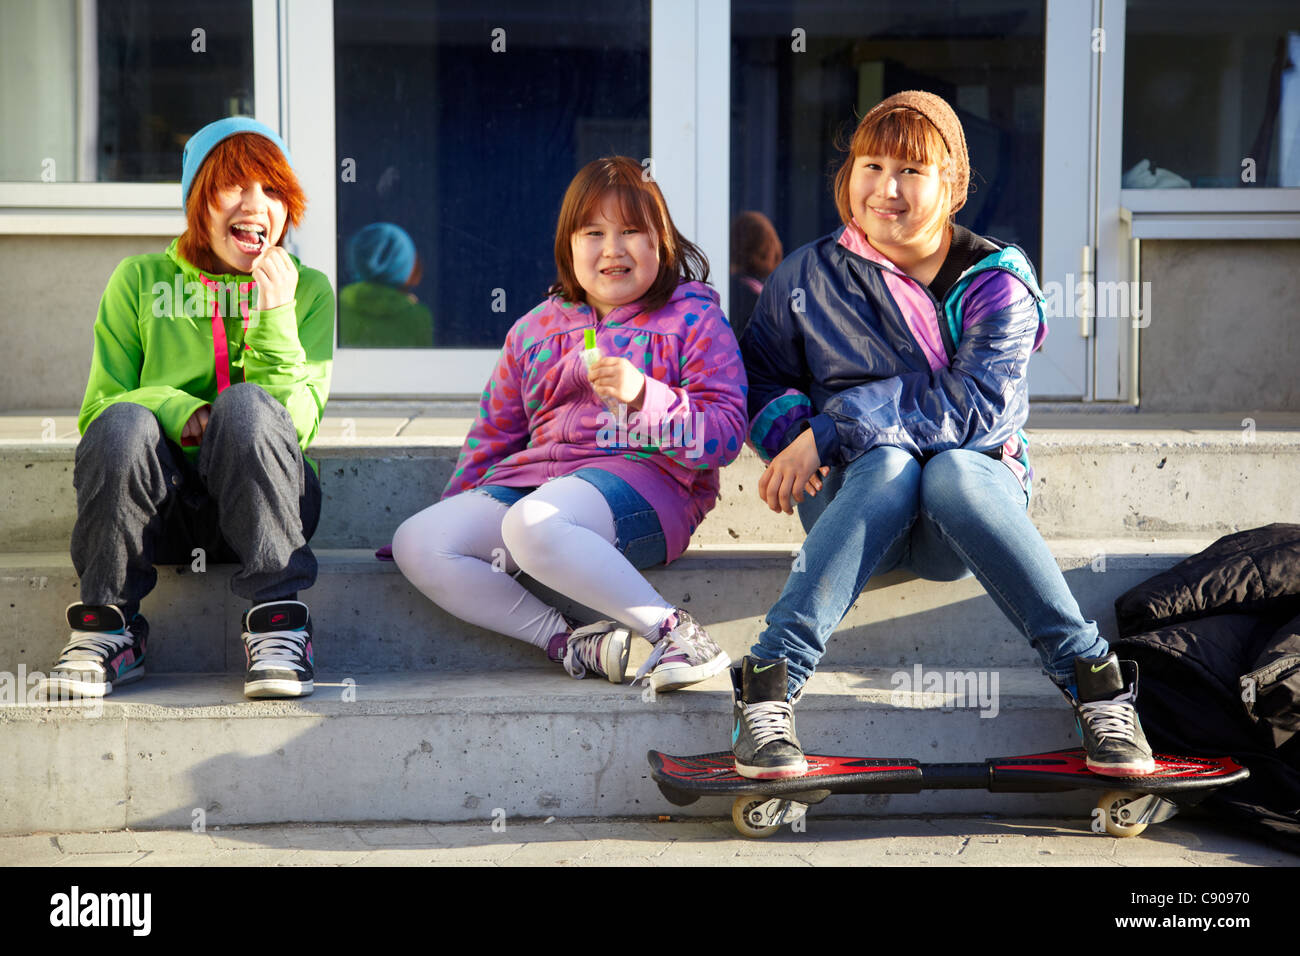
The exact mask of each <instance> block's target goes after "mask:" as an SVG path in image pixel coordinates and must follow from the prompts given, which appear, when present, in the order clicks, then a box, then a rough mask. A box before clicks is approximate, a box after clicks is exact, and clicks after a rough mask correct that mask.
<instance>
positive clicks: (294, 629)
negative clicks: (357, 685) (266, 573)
mask: <svg viewBox="0 0 1300 956" xmlns="http://www.w3.org/2000/svg"><path fill="white" fill-rule="evenodd" d="M244 653H245V655H246V656H247V659H248V673H247V675H246V676H245V677H244V696H245V697H259V698H260V697H306V696H307V695H308V694H310V693H311V692H312V691H313V690H315V684H314V683H313V681H314V680H315V676H316V674H315V671H314V670H313V669H312V651H311V614H310V613H308V611H307V605H306V604H303V603H302V602H301V601H273V602H270V603H267V604H259V605H257V606H256V607H253V608H250V609H249V610H248V611H247V612H245V614H244Z"/></svg>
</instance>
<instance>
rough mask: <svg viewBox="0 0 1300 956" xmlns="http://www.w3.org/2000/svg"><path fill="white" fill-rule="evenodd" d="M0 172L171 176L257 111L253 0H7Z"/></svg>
mask: <svg viewBox="0 0 1300 956" xmlns="http://www.w3.org/2000/svg"><path fill="white" fill-rule="evenodd" d="M0 22H3V29H0V107H2V108H0V112H2V113H3V115H4V116H5V127H6V131H8V132H12V131H13V130H22V131H23V135H7V136H5V137H3V138H0V181H3V182H115V183H165V182H179V181H180V178H181V161H180V157H181V149H182V148H183V147H184V145H185V141H186V140H187V139H189V137H190V136H191V135H192V134H193V133H194V132H195V131H196V130H198V129H199V128H200V127H202V126H205V125H206V124H208V123H211V122H212V121H213V120H217V119H221V118H222V117H224V116H235V115H251V114H252V110H253V14H252V3H251V2H249V0H244V2H242V3H228V4H219V5H216V4H213V3H211V2H204V0H111V2H110V0H101V2H98V3H96V2H94V0H80V2H78V0H0Z"/></svg>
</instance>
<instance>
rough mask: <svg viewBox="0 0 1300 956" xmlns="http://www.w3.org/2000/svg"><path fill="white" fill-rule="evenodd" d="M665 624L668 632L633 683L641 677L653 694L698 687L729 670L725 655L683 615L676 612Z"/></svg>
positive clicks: (678, 609)
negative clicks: (700, 683) (669, 626)
mask: <svg viewBox="0 0 1300 956" xmlns="http://www.w3.org/2000/svg"><path fill="white" fill-rule="evenodd" d="M674 616H675V617H676V621H675V622H674V620H673V617H674ZM667 623H668V624H669V625H671V628H670V630H668V632H667V633H665V634H664V635H663V636H662V637H660V638H659V641H658V642H657V643H656V644H655V646H654V650H653V651H651V652H650V657H649V658H648V659H647V660H646V662H645V663H644V664H642V665H641V669H640V670H638V671H637V672H636V680H637V681H639V680H641V679H642V678H643V677H644V678H645V680H646V683H648V684H649V685H650V686H651V687H652V688H654V692H655V693H656V694H664V693H667V692H668V691H672V690H677V689H679V688H682V687H686V686H688V685H690V684H698V683H699V682H700V681H705V680H708V679H709V678H710V677H713V676H714V675H715V674H720V673H722V672H723V671H724V670H726V669H727V668H728V667H730V666H731V658H730V657H728V656H727V652H726V651H724V650H723V649H722V648H720V647H719V646H718V645H717V643H716V642H715V641H714V640H713V638H711V637H709V632H708V631H706V630H705V629H704V628H703V627H701V626H700V625H699V624H698V623H697V622H696V620H695V618H693V617H691V616H690V614H688V613H687V612H686V611H683V610H682V609H681V608H676V609H675V610H674V611H673V614H672V615H670V616H669V618H668V621H667ZM633 683H636V681H633Z"/></svg>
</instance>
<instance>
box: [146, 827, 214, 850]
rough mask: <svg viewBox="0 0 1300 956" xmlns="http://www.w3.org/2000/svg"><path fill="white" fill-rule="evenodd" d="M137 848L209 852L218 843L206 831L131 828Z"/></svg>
mask: <svg viewBox="0 0 1300 956" xmlns="http://www.w3.org/2000/svg"><path fill="white" fill-rule="evenodd" d="M131 835H132V836H133V837H135V846H136V849H138V850H145V851H149V852H163V851H165V852H168V853H172V852H175V853H210V852H212V851H214V850H216V849H217V846H218V844H217V843H216V842H215V841H214V840H213V839H212V837H211V836H209V835H208V834H207V833H195V832H194V831H193V830H132V831H131Z"/></svg>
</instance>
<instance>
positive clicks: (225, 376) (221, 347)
mask: <svg viewBox="0 0 1300 956" xmlns="http://www.w3.org/2000/svg"><path fill="white" fill-rule="evenodd" d="M199 281H200V282H202V283H203V284H204V285H205V286H207V287H208V288H209V289H211V290H212V291H214V292H220V290H221V284H220V283H218V282H214V281H213V280H212V279H209V278H208V277H207V276H205V275H204V274H203V273H202V272H200V273H199ZM255 285H257V283H256V282H241V283H239V311H240V312H241V313H242V314H243V317H244V331H245V332H247V331H248V293H249V292H251V291H252V289H253V287H254V286H255ZM220 300H221V296H220V295H218V296H217V297H216V298H215V299H213V300H212V351H213V352H214V353H215V355H216V366H217V368H216V372H217V394H218V395H220V394H221V393H222V392H224V391H225V390H226V389H228V388H229V387H230V346H229V344H228V343H227V341H226V326H225V323H224V322H222V321H221V309H220V304H221V301H220ZM244 347H245V348H248V346H247V345H245V346H244Z"/></svg>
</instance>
